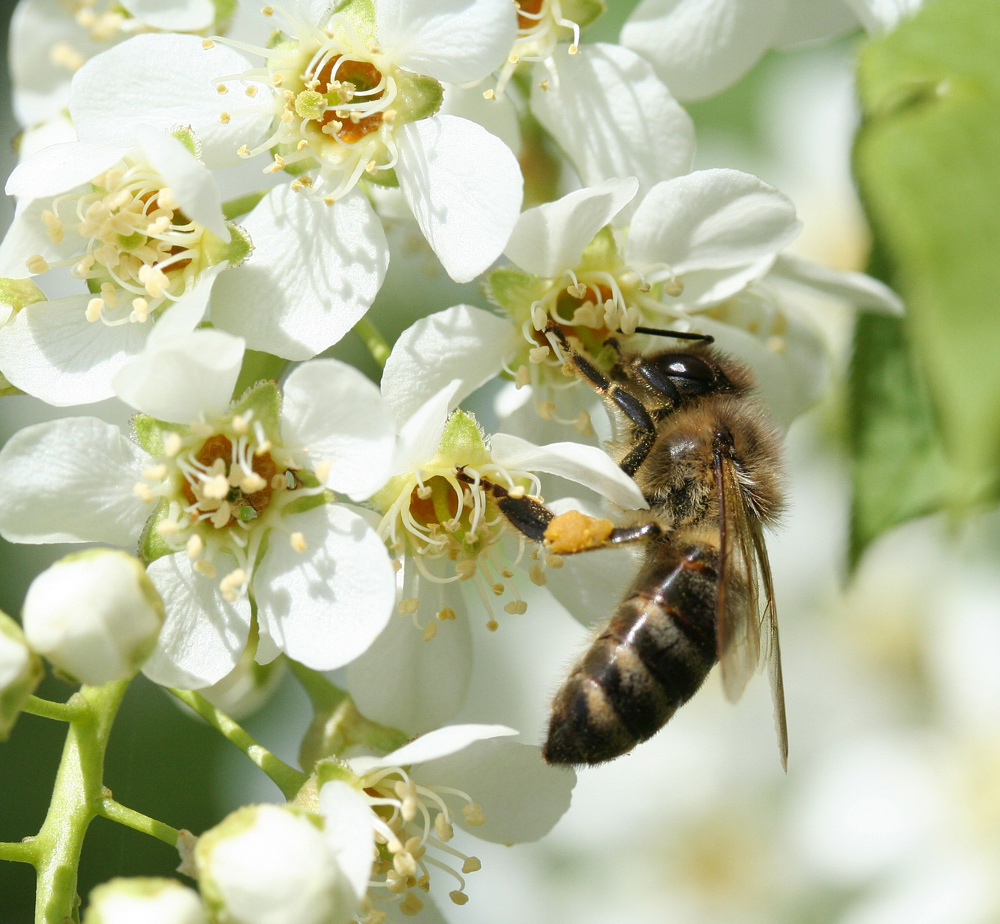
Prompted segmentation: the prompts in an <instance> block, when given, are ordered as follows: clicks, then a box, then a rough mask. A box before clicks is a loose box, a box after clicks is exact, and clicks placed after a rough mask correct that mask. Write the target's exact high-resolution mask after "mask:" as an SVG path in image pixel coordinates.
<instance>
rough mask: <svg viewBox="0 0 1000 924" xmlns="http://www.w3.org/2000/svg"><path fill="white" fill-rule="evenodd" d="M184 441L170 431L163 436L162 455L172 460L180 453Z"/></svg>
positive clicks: (177, 434)
mask: <svg viewBox="0 0 1000 924" xmlns="http://www.w3.org/2000/svg"><path fill="white" fill-rule="evenodd" d="M183 445H184V441H183V440H182V439H181V435H180V434H179V433H175V432H173V431H171V432H170V433H166V434H164V436H163V453H164V455H166V456H167V458H168V459H172V458H173V457H174V456H176V455H177V453H179V452H180V451H181V447H182V446H183Z"/></svg>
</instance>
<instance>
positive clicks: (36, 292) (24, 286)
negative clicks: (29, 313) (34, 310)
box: [0, 278, 45, 314]
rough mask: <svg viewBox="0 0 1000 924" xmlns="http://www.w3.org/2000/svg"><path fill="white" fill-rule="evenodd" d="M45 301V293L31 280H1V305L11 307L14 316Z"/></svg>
mask: <svg viewBox="0 0 1000 924" xmlns="http://www.w3.org/2000/svg"><path fill="white" fill-rule="evenodd" d="M44 301H45V293H44V292H43V291H42V290H41V289H39V288H38V286H36V285H35V284H34V283H33V282H32V281H31V280H30V279H7V278H0V305H10V307H11V308H12V309H13V310H14V314H17V313H18V312H19V311H20V310H21V309H22V308H24V307H26V306H28V305H34V304H35V302H44Z"/></svg>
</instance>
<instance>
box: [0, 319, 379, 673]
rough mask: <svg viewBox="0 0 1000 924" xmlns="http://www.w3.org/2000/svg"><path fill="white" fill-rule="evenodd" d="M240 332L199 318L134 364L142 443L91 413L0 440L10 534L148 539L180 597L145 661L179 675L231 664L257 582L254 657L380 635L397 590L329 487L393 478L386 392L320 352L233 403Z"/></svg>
mask: <svg viewBox="0 0 1000 924" xmlns="http://www.w3.org/2000/svg"><path fill="white" fill-rule="evenodd" d="M234 341H235V338H231V337H229V336H228V335H226V334H223V333H221V332H219V331H199V332H197V333H196V334H193V335H190V336H189V337H188V338H185V339H183V340H180V341H177V342H174V343H171V344H170V345H169V346H165V347H162V348H160V349H159V350H157V351H155V352H154V354H153V356H152V357H151V359H150V361H149V362H148V363H146V364H143V365H141V366H137V367H130V368H129V369H126V370H125V371H124V373H123V375H122V376H121V377H120V380H119V382H118V388H119V392H120V393H121V394H122V395H123V396H124V397H126V398H127V400H129V401H130V402H131V403H132V404H133V406H137V407H139V408H140V409H141V410H143V411H147V412H149V411H152V412H155V413H156V414H157V415H158V416H157V417H153V416H149V415H148V414H144V415H140V416H139V417H138V418H136V420H135V422H134V439H135V442H133V441H132V440H130V439H128V438H126V436H125V435H124V434H123V433H122V432H121V431H120V430H119V429H118V428H117V427H114V426H111V425H109V424H106V423H104V422H102V421H100V420H97V419H95V418H87V417H78V418H69V419H64V420H56V421H51V422H48V423H42V424H37V425H35V426H32V427H26V428H25V429H23V430H21V431H20V432H19V433H18V434H16V435H15V436H14V437H13V438H12V439H11V440H10V441H8V443H7V444H6V445H5V446H4V448H3V450H2V451H0V481H2V482H3V485H4V490H5V495H6V497H7V499H8V502H7V504H6V506H5V508H4V511H3V512H2V514H0V531H2V532H3V534H4V535H5V536H8V537H10V538H12V539H15V540H17V541H26V542H55V541H70V542H82V541H102V542H108V543H110V544H113V545H119V546H125V547H134V546H135V545H136V544H137V543H138V544H139V545H140V552H141V554H142V557H143V558H144V559H145V560H146V561H147V562H149V565H148V568H147V573H148V574H149V576H150V578H151V580H152V581H153V583H154V585H155V586H156V588H157V589H158V590H159V592H160V594H161V596H162V597H163V600H164V603H165V606H166V622H165V623H164V627H163V630H162V631H161V633H160V636H159V641H158V645H157V648H156V650H155V651H154V653H153V655H152V657H151V658H150V660H149V661H148V662H147V663H146V665H145V668H144V671H145V672H146V673H147V674H148V675H149V676H150V677H152V678H154V679H155V680H156V681H157V682H160V683H167V684H170V685H174V686H184V687H189V688H190V687H199V686H206V685H208V684H211V683H215V682H216V681H218V680H220V679H221V678H222V677H223V676H225V675H226V674H228V673H229V672H230V671H231V670H232V669H233V667H234V666H235V665H236V663H237V662H238V660H239V658H240V656H241V654H242V652H243V650H244V648H245V647H246V645H247V641H248V637H249V630H250V622H251V602H250V593H251V591H252V593H253V599H254V601H255V605H256V622H257V626H258V631H259V640H258V641H257V647H256V657H257V660H258V661H259V662H261V663H267V662H270V661H272V660H273V659H274V658H275V657H277V655H278V654H279V653H280V652H282V651H285V652H288V653H289V654H291V655H292V656H293V657H295V658H296V659H297V660H300V661H302V662H303V663H305V664H307V665H309V666H310V667H314V668H317V669H329V668H333V667H336V666H340V665H342V664H344V663H346V662H347V661H350V660H351V659H352V658H353V657H356V656H357V655H358V654H360V653H361V652H362V651H363V650H364V649H365V648H366V647H368V645H369V644H370V643H371V641H372V640H373V639H374V638H375V636H376V635H377V634H378V632H379V631H380V630H381V628H382V626H383V625H384V624H385V621H386V620H387V619H388V617H389V614H390V612H391V607H392V603H393V598H394V594H395V590H394V582H393V574H392V568H391V565H390V561H389V557H388V556H387V554H386V551H385V547H384V546H383V544H382V541H381V540H380V539H379V538H378V536H377V535H376V533H375V532H374V530H372V529H371V528H370V527H369V526H368V524H367V523H366V521H365V519H364V518H363V517H362V516H361V515H360V514H359V513H358V512H357V511H355V510H354V509H353V508H352V507H350V506H349V505H347V504H340V503H337V504H333V503H329V502H328V501H330V500H332V497H331V496H330V494H329V492H330V491H338V492H340V491H342V492H345V493H346V494H347V495H348V496H350V497H352V498H354V499H358V500H360V499H363V498H364V497H367V496H368V495H369V494H371V493H372V492H373V491H374V490H375V489H376V488H378V487H379V486H380V485H381V484H382V483H383V482H384V480H385V479H386V478H387V477H388V474H389V466H388V461H389V459H390V458H391V450H392V445H393V441H394V436H393V433H392V431H391V428H390V426H389V424H388V422H387V418H386V415H385V412H384V411H383V409H382V407H381V402H380V399H379V396H378V391H377V389H376V388H375V386H374V385H372V384H371V383H370V382H368V381H367V380H366V379H365V378H364V376H362V375H361V373H359V372H357V371H356V370H355V369H353V368H351V367H348V366H346V365H344V364H342V363H339V362H337V361H335V360H323V361H316V362H315V363H310V364H306V365H303V366H301V367H299V368H298V369H296V370H295V371H294V372H293V373H292V374H291V375H290V376H289V378H288V380H287V382H286V385H285V389H284V392H283V396H281V395H279V392H278V390H277V388H276V386H275V385H274V383H270V382H264V383H261V384H259V385H257V386H256V387H254V388H252V389H251V390H250V391H248V392H247V393H246V394H245V395H244V396H243V397H242V398H241V399H240V400H238V401H237V402H236V403H234V404H230V403H229V395H230V394H231V393H232V388H233V385H234V383H235V380H236V375H237V373H238V371H239V366H240V360H241V358H242V344H241V343H240V342H239V341H235V342H234ZM347 395H350V400H349V401H348V400H347V399H346V397H345V396H347ZM282 397H283V401H282ZM336 408H339V411H336V410H334V409H336ZM180 421H184V423H181V422H180ZM95 502H97V503H98V504H99V507H98V508H97V509H98V511H99V512H98V513H95V512H94V511H93V510H92V507H93V505H94V504H95Z"/></svg>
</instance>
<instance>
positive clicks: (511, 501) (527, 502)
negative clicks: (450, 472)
mask: <svg viewBox="0 0 1000 924" xmlns="http://www.w3.org/2000/svg"><path fill="white" fill-rule="evenodd" d="M455 477H457V478H458V480H459V481H463V482H465V483H466V484H474V483H475V479H474V478H472V477H471V476H469V475H467V474H465V472H462V471H460V472H458V473H457V474H456V476H455ZM479 483H480V484H481V485H482V486H483V487H484V488H486V490H487V491H489V492H490V493H491V494H492V495H493V496H494V497H495V498H496V500H497V506H498V507H499V508H500V512H501V513H502V514H503V515H504V516H505V517H506V518H507V522H508V523H510V525H511V526H513V527H514V529H516V530H517V531H518V532H520V533H523V534H524V535H525V536H526V537H527V538H528V539H530V540H531V541H532V542H543V541H544V540H545V530H546V528H547V527H548V525H549V523H551V522H552V520H553V518H554V517H555V514H554V513H553V512H552V511H551V510H549V508H548V507H546V506H545V505H544V504H542V503H540V502H539V501H537V500H535V499H534V498H533V497H529V496H528V495H527V494H519V495H515V494H511V492H510V491H508V490H507V489H506V488H505V487H503V486H502V485H499V484H494V483H493V482H492V481H487V480H486V479H485V478H482V479H480V481H479Z"/></svg>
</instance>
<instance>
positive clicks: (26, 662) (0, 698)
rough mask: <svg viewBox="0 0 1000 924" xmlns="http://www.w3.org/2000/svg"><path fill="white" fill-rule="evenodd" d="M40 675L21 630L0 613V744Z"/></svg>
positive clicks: (40, 664) (40, 662)
mask: <svg viewBox="0 0 1000 924" xmlns="http://www.w3.org/2000/svg"><path fill="white" fill-rule="evenodd" d="M43 673H44V668H43V666H42V661H41V659H40V658H39V657H38V655H36V654H35V653H34V652H33V651H32V650H31V649H30V648H29V647H28V644H27V643H26V642H25V640H24V633H23V632H22V631H21V627H20V626H19V625H18V624H17V623H16V622H14V620H13V619H11V618H10V616H8V615H7V614H6V613H4V612H0V741H6V740H7V736H8V735H9V734H10V731H11V729H12V728H13V727H14V723H15V722H16V721H17V717H18V716H19V715H20V714H21V708H22V707H23V706H24V703H25V700H27V698H28V697H29V696H31V694H32V693H33V692H34V690H35V687H37V686H38V682H39V681H40V680H41V679H42V674H43Z"/></svg>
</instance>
